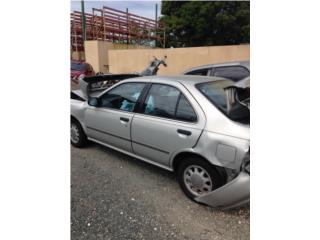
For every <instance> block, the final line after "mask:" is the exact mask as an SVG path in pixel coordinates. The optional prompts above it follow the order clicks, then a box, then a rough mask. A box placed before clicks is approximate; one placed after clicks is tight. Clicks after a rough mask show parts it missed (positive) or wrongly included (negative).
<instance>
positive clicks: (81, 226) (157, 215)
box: [71, 143, 250, 240]
mask: <svg viewBox="0 0 320 240" xmlns="http://www.w3.org/2000/svg"><path fill="white" fill-rule="evenodd" d="M249 236H250V210H249V206H246V207H243V208H240V209H236V210H229V211H221V210H215V209H212V208H210V207H206V206H203V205H199V204H197V203H195V202H193V201H191V200H189V199H188V198H187V197H186V196H185V195H184V194H183V192H182V191H181V190H180V187H179V185H178V183H177V181H176V179H175V176H174V174H173V173H170V172H167V171H165V170H162V169H160V168H157V167H154V166H152V165H150V164H147V163H144V162H141V161H139V160H137V159H134V158H132V157H129V156H126V155H124V154H122V153H118V152H116V151H114V150H111V149H109V148H106V147H103V146H100V145H97V144H94V143H90V144H89V146H88V147H86V148H83V149H77V148H74V147H71V237H72V239H74V240H78V239H112V240H115V239H146V240H149V239H197V240H198V239H199V240H200V239H203V240H204V239H208V240H209V239H224V240H228V239H249Z"/></svg>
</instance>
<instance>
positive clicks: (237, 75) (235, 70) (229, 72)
mask: <svg viewBox="0 0 320 240" xmlns="http://www.w3.org/2000/svg"><path fill="white" fill-rule="evenodd" d="M214 76H216V77H223V78H228V79H231V80H233V81H234V82H237V81H239V80H241V79H244V78H246V77H248V76H250V72H249V70H248V69H246V68H245V67H242V66H227V67H216V68H215V69H214Z"/></svg>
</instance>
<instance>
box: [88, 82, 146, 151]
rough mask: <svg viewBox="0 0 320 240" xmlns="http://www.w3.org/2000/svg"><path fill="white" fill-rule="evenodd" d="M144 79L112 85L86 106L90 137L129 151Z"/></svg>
mask: <svg viewBox="0 0 320 240" xmlns="http://www.w3.org/2000/svg"><path fill="white" fill-rule="evenodd" d="M145 85H146V83H142V82H129V83H123V84H120V85H117V86H115V87H114V88H112V89H111V90H109V91H107V92H106V93H104V94H103V95H102V96H101V97H100V98H99V106H98V107H92V106H88V108H87V109H86V111H85V122H86V127H87V135H88V137H89V138H91V139H93V140H96V141H99V142H102V143H106V144H108V145H111V146H114V147H117V148H120V149H122V150H125V151H128V152H132V147H131V137H130V131H131V121H132V117H133V114H134V113H133V112H134V109H135V106H136V104H137V101H138V99H139V97H140V94H141V93H142V90H143V88H144V87H145Z"/></svg>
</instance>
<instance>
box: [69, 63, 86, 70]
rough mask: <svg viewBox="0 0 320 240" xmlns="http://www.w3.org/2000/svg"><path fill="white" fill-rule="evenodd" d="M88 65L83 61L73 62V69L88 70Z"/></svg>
mask: <svg viewBox="0 0 320 240" xmlns="http://www.w3.org/2000/svg"><path fill="white" fill-rule="evenodd" d="M86 69H87V65H86V64H83V63H71V70H75V71H86Z"/></svg>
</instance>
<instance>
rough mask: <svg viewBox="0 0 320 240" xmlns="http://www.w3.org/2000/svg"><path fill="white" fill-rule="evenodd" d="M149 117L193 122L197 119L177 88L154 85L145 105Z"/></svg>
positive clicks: (145, 111)
mask: <svg viewBox="0 0 320 240" xmlns="http://www.w3.org/2000/svg"><path fill="white" fill-rule="evenodd" d="M143 113H145V114H147V115H152V116H157V117H163V118H171V119H177V120H181V121H188V122H193V121H195V120H196V119H197V117H196V114H195V112H194V111H193V109H192V107H191V104H190V103H189V102H188V100H187V99H186V97H185V96H184V95H183V94H182V93H181V92H180V91H179V90H178V89H177V88H175V87H172V86H168V85H164V84H153V85H152V86H151V88H150V90H149V93H148V95H147V98H146V100H145V103H144V109H143Z"/></svg>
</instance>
